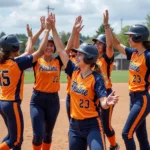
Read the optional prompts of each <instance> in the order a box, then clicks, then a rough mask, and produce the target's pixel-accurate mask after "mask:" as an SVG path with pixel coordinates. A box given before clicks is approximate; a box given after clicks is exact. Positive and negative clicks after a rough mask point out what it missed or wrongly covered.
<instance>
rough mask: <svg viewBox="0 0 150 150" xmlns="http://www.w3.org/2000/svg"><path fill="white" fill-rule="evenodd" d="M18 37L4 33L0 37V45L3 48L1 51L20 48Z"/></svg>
mask: <svg viewBox="0 0 150 150" xmlns="http://www.w3.org/2000/svg"><path fill="white" fill-rule="evenodd" d="M20 43H22V42H21V41H19V39H18V38H17V36H16V35H13V34H11V35H4V36H2V37H1V38H0V47H1V48H2V49H3V51H11V52H17V51H18V50H19V48H20Z"/></svg>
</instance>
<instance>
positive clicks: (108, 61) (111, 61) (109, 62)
mask: <svg viewBox="0 0 150 150" xmlns="http://www.w3.org/2000/svg"><path fill="white" fill-rule="evenodd" d="M103 57H104V59H105V61H106V62H107V64H111V63H113V62H114V55H113V56H112V57H111V58H108V56H107V55H106V53H105V54H104V55H103Z"/></svg>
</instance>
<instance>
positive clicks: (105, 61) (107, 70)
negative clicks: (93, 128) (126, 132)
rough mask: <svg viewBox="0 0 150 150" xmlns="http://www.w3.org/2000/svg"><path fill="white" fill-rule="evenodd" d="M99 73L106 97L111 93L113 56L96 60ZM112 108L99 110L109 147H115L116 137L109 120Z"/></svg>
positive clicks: (104, 56)
mask: <svg viewBox="0 0 150 150" xmlns="http://www.w3.org/2000/svg"><path fill="white" fill-rule="evenodd" d="M96 63H97V64H98V65H99V67H100V69H101V71H102V75H103V77H104V80H105V86H106V91H107V96H108V95H109V94H110V93H111V92H112V82H111V73H112V70H113V64H114V56H112V57H111V58H108V56H107V54H106V53H104V54H103V55H102V57H100V58H99V59H97V62H96ZM113 108H114V106H113V105H112V106H110V108H108V109H103V108H101V114H102V120H103V126H104V132H105V134H106V136H107V138H108V140H109V143H110V146H111V147H115V146H116V144H117V143H116V137H115V131H114V129H113V127H112V125H111V119H112V114H113Z"/></svg>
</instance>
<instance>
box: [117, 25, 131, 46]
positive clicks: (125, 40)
mask: <svg viewBox="0 0 150 150" xmlns="http://www.w3.org/2000/svg"><path fill="white" fill-rule="evenodd" d="M129 28H130V26H125V27H123V28H122V31H121V33H119V34H117V37H118V39H119V41H120V42H121V43H122V44H124V45H125V46H129V42H128V36H127V35H125V34H124V33H125V32H127V31H128V30H129Z"/></svg>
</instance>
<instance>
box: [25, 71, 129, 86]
mask: <svg viewBox="0 0 150 150" xmlns="http://www.w3.org/2000/svg"><path fill="white" fill-rule="evenodd" d="M111 79H112V82H113V83H126V82H128V71H113V72H112V76H111ZM33 82H34V73H33V72H28V71H26V72H25V83H33ZM60 82H61V83H66V82H67V77H66V74H65V73H64V71H62V72H61V78H60Z"/></svg>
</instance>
